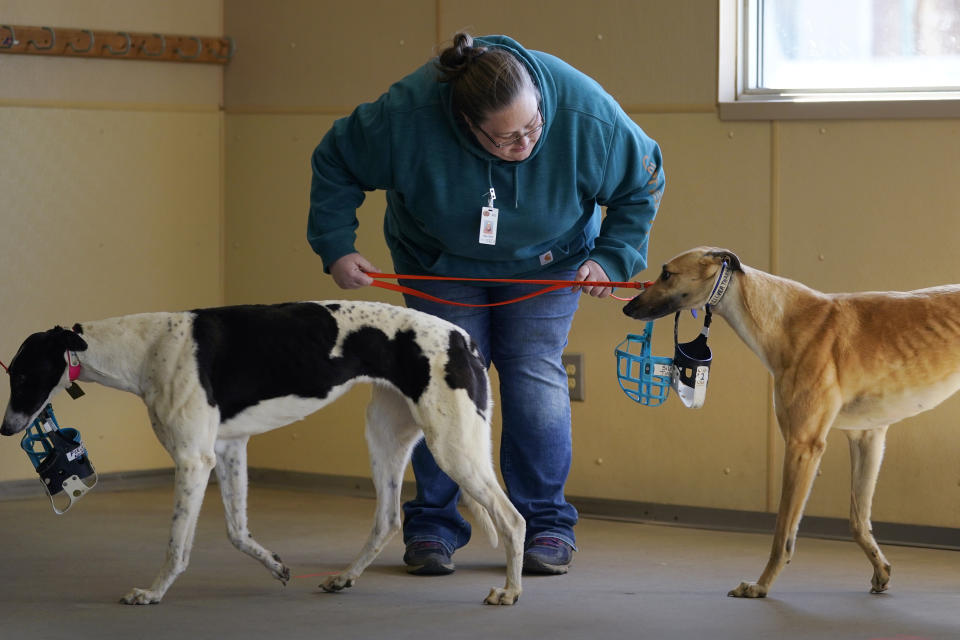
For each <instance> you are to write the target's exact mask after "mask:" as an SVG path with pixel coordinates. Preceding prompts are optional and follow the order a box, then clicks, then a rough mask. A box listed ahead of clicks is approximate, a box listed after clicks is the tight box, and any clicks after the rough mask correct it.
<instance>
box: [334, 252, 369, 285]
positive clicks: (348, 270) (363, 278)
mask: <svg viewBox="0 0 960 640" xmlns="http://www.w3.org/2000/svg"><path fill="white" fill-rule="evenodd" d="M367 271H374V272H375V271H377V268H376V267H374V266H373V265H372V264H370V261H369V260H367V259H366V258H364V257H363V256H362V255H360V254H359V253H348V254H347V255H345V256H342V257H341V258H338V259H337V261H336V262H334V263H333V264H332V265H330V275H331V276H333V281H334V282H336V283H337V286H338V287H340V288H341V289H359V288H360V287H368V286H370V285H371V284H373V278H371V277H370V276H368V275H367V274H366V272H367Z"/></svg>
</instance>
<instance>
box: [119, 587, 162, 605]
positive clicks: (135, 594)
mask: <svg viewBox="0 0 960 640" xmlns="http://www.w3.org/2000/svg"><path fill="white" fill-rule="evenodd" d="M162 597H163V596H162V595H161V594H158V593H157V592H155V591H151V590H150V589H138V588H136V587H134V588H133V589H131V590H130V593H128V594H127V595H125V596H123V597H122V598H120V604H157V603H158V602H160V598H162Z"/></svg>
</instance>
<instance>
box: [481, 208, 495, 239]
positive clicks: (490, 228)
mask: <svg viewBox="0 0 960 640" xmlns="http://www.w3.org/2000/svg"><path fill="white" fill-rule="evenodd" d="M499 215H500V210H499V209H495V208H494V207H484V208H483V209H481V210H480V244H490V245H494V244H497V217H498V216H499Z"/></svg>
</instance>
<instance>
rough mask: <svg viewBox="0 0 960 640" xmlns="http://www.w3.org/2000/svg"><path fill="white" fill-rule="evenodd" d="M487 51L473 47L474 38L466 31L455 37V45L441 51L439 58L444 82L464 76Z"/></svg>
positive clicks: (438, 64)
mask: <svg viewBox="0 0 960 640" xmlns="http://www.w3.org/2000/svg"><path fill="white" fill-rule="evenodd" d="M486 51H487V48H486V47H475V46H473V36H471V35H470V34H469V33H466V32H465V31H461V32H460V33H458V34H456V35H455V36H453V45H452V46H450V47H447V48H446V49H444V50H443V51H441V52H440V56H439V57H438V58H437V66H438V67H439V68H440V71H441V73H442V74H443V81H444V82H449V81H450V80H453V79H454V78H457V77H458V76H460V75H461V74H463V73H464V71H465V70H466V68H467V67H468V66H469V64H470V63H471V62H473V61H474V60H476V59H477V58H479V57H480V56H482V55H483V54H484V53H486Z"/></svg>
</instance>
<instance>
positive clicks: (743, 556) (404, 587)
mask: <svg viewBox="0 0 960 640" xmlns="http://www.w3.org/2000/svg"><path fill="white" fill-rule="evenodd" d="M215 492H216V488H215V487H214V488H213V489H212V490H211V491H210V492H208V494H207V497H206V500H205V504H204V510H203V513H202V514H201V517H200V523H199V526H198V530H197V539H196V542H195V545H194V551H193V557H192V561H191V565H190V567H189V569H188V570H187V571H186V573H184V574H183V575H182V576H181V577H180V578H179V579H178V580H177V582H176V583H175V584H174V585H173V587H172V588H171V589H170V591H169V592H168V593H167V596H166V598H165V599H164V601H163V602H162V603H161V604H159V605H154V606H145V607H131V606H124V605H121V604H118V603H117V600H118V598H119V597H120V596H121V595H123V594H124V593H126V591H127V590H128V589H129V588H130V587H133V586H141V587H144V586H148V585H149V584H150V582H151V581H152V579H153V577H154V574H155V573H156V571H157V570H158V569H159V566H160V563H161V561H162V560H163V552H164V545H165V543H166V540H167V535H168V527H169V520H170V511H171V504H172V494H171V491H170V490H169V489H167V488H163V489H146V490H142V491H122V492H106V491H104V492H98V491H97V490H94V491H93V492H91V493H90V494H88V495H87V496H86V497H85V498H84V499H83V500H82V501H81V502H79V503H78V504H77V505H76V506H75V507H74V508H73V509H72V510H71V511H70V512H69V513H68V514H66V515H64V516H60V517H58V516H55V515H54V514H53V512H52V510H51V509H50V507H49V504H48V503H47V502H45V499H43V498H37V499H29V500H11V501H6V502H0V523H2V524H0V527H2V529H0V531H2V540H3V548H2V550H0V557H2V559H3V563H2V569H0V576H2V581H0V638H3V639H5V640H14V639H16V640H20V639H33V638H44V639H47V638H49V639H58V638H70V639H72V640H73V639H77V638H84V639H85V638H96V639H102V640H111V639H114V638H117V639H119V638H123V639H136V638H147V639H153V638H157V639H160V638H176V639H178V640H185V639H188V638H189V639H193V638H226V639H229V640H245V639H248V638H250V639H252V638H271V639H273V638H275V639H276V640H288V639H295V638H326V637H330V638H337V639H338V640H345V639H350V638H391V639H400V638H444V639H446V638H525V639H533V638H550V639H561V640H562V639H566V638H571V639H572V638H577V639H583V638H588V639H599V638H652V639H674V638H677V639H686V638H690V639H710V640H715V639H724V638H777V639H779V640H792V639H794V638H804V639H806V638H838V639H839V638H842V639H851V640H852V639H856V640H878V639H884V640H888V639H895V640H933V639H947V638H950V639H955V638H958V637H960V575H958V572H957V568H958V567H960V555H958V554H957V553H956V552H952V551H943V550H935V549H919V548H911V547H887V548H886V549H885V551H886V553H887V556H888V558H889V560H890V561H891V562H892V564H893V567H894V571H893V580H892V585H891V590H890V591H889V592H888V593H886V594H882V595H870V594H869V593H868V589H869V577H870V568H869V565H868V563H867V561H866V559H865V558H864V557H863V555H862V553H861V552H860V550H859V549H858V548H857V547H856V546H855V545H854V544H853V543H851V542H838V541H830V540H819V539H812V538H811V539H801V540H800V544H799V548H798V551H797V554H796V556H795V557H794V561H793V563H792V565H790V566H788V567H787V569H786V570H785V571H784V573H783V574H782V575H781V577H780V580H779V581H778V582H777V584H776V585H775V588H774V591H773V593H772V594H771V595H770V596H769V597H768V598H766V599H763V600H737V599H733V598H728V597H726V592H727V591H728V590H729V589H730V588H732V587H733V586H735V585H736V584H737V583H738V582H739V581H740V580H741V579H743V578H751V579H754V578H756V576H757V575H759V572H760V570H761V569H762V565H763V563H764V561H765V559H766V556H767V554H768V549H769V543H770V537H769V536H768V535H757V534H746V533H728V532H717V531H703V530H695V529H684V528H679V527H670V526H663V525H650V524H640V523H628V522H615V521H605V520H596V519H588V518H584V519H582V520H581V523H580V524H579V525H578V527H577V536H578V542H579V544H580V546H581V551H580V552H579V553H578V554H577V555H576V558H575V560H574V565H573V567H572V569H571V572H570V573H569V574H568V575H566V576H557V577H527V578H525V580H524V592H523V596H522V598H521V599H520V601H519V603H518V604H517V605H515V606H513V607H490V606H484V605H482V604H481V601H482V599H483V597H484V596H485V595H486V593H487V591H488V590H489V588H490V587H491V586H494V585H497V586H499V585H502V584H503V580H504V577H503V562H504V559H503V555H502V552H501V550H494V549H491V548H489V545H488V544H487V543H486V541H485V540H481V539H479V538H477V539H475V540H474V541H473V542H472V543H471V544H470V545H468V546H467V547H465V548H464V549H461V550H460V551H459V552H457V554H456V556H455V560H456V562H457V567H458V568H457V571H456V573H454V574H453V575H451V576H444V577H432V578H427V577H414V576H409V575H407V574H406V573H405V572H404V570H403V568H402V563H401V556H402V553H403V546H402V543H401V542H400V540H399V539H395V540H393V541H392V542H391V544H390V545H389V547H388V548H387V550H386V551H385V552H384V554H383V555H382V556H381V557H380V558H379V559H378V560H377V561H376V562H375V563H374V564H373V565H372V566H371V567H370V568H369V569H368V570H367V572H366V573H365V574H364V575H363V576H362V577H361V579H360V580H359V581H358V582H357V584H356V585H355V586H354V587H353V588H352V589H349V590H347V591H346V592H343V593H339V594H328V593H324V592H322V591H320V590H319V589H318V588H317V584H318V583H319V581H320V579H321V576H322V575H324V574H326V573H327V572H330V571H334V570H336V569H338V568H340V567H342V566H344V565H345V564H346V563H347V562H349V560H350V559H351V558H352V557H353V555H354V554H355V552H356V551H358V550H359V548H360V546H361V544H362V542H363V540H364V539H365V537H366V534H367V531H368V528H369V525H370V518H371V516H372V513H373V508H374V502H373V500H371V499H369V498H361V497H352V496H344V495H330V494H324V493H319V492H306V491H293V490H284V489H263V488H256V487H254V488H253V489H251V495H250V522H251V530H252V531H253V533H254V534H255V535H256V536H257V538H258V539H259V540H260V542H261V543H263V544H264V545H265V546H267V547H269V548H271V549H272V550H274V551H276V552H277V553H279V554H280V555H281V557H283V559H284V560H285V561H286V563H287V564H288V565H289V566H290V567H291V570H292V574H293V578H292V580H291V581H290V584H289V585H288V586H286V587H285V588H284V587H281V586H280V584H279V583H278V582H276V581H274V580H273V579H272V578H271V577H270V576H269V575H268V574H267V573H266V571H265V570H264V569H263V568H262V567H261V566H260V565H259V564H258V563H256V562H254V561H253V560H251V559H249V558H247V557H246V556H243V555H241V554H240V553H239V552H238V551H236V550H234V549H233V547H231V546H230V544H229V542H228V541H227V540H226V536H225V534H224V524H223V508H222V506H221V505H220V501H219V498H218V496H217V495H216V493H215Z"/></svg>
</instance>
